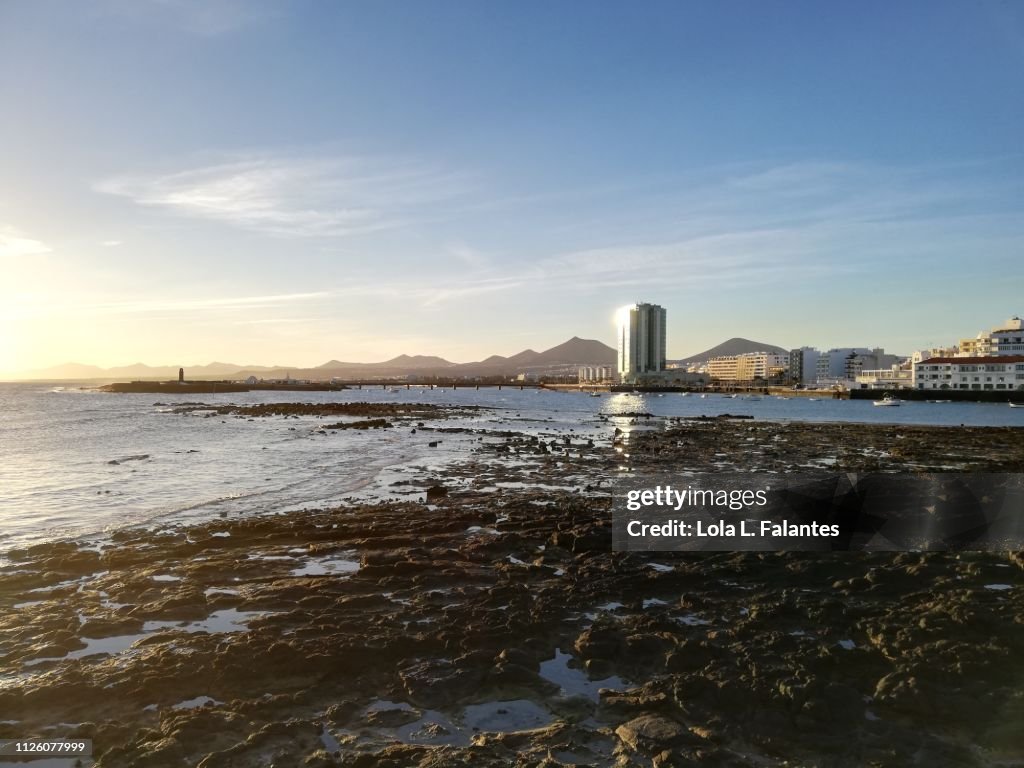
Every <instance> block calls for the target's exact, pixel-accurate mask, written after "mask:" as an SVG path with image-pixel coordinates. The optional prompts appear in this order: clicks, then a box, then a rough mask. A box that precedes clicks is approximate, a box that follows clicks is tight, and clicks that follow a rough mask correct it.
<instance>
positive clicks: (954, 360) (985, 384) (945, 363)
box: [913, 355, 1024, 390]
mask: <svg viewBox="0 0 1024 768" xmlns="http://www.w3.org/2000/svg"><path fill="white" fill-rule="evenodd" d="M913 381H914V389H960V390H963V389H980V390H1000V389H1002V390H1012V389H1024V355H1001V356H998V357H995V356H989V357H933V358H931V359H930V360H924V361H922V362H920V363H916V364H915V365H914V375H913Z"/></svg>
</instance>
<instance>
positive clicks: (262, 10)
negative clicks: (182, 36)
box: [94, 0, 282, 38]
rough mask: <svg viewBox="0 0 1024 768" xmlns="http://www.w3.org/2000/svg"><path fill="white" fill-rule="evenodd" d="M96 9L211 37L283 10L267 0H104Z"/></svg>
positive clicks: (257, 21)
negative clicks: (266, 0)
mask: <svg viewBox="0 0 1024 768" xmlns="http://www.w3.org/2000/svg"><path fill="white" fill-rule="evenodd" d="M94 10H95V12H98V13H103V14H106V15H108V16H117V17H120V18H127V19H130V20H134V21H136V22H139V23H146V24H159V25H160V26H161V27H163V28H164V29H168V28H169V29H177V30H180V31H182V32H185V33H188V34H192V35H197V36H199V37H210V38H215V37H221V36H222V35H226V34H229V33H232V32H235V31H238V30H241V29H244V28H246V27H250V26H253V25H255V24H259V23H262V22H266V21H270V20H272V19H274V18H275V17H277V16H279V15H280V14H281V12H282V8H281V7H280V4H277V5H272V4H270V3H267V2H265V0H103V2H101V3H100V4H99V5H97V6H96V7H95V9H94Z"/></svg>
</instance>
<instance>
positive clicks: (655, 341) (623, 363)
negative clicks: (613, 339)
mask: <svg viewBox="0 0 1024 768" xmlns="http://www.w3.org/2000/svg"><path fill="white" fill-rule="evenodd" d="M617 319H618V326H619V328H618V331H619V334H618V347H619V376H620V377H621V378H622V381H624V382H627V383H628V382H633V381H636V380H637V378H640V377H643V376H645V375H647V374H659V373H661V372H662V371H664V370H665V309H664V307H660V306H658V305H657V304H633V305H631V306H628V307H623V308H622V309H620V310H619V313H618V318H617Z"/></svg>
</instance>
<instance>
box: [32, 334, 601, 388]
mask: <svg viewBox="0 0 1024 768" xmlns="http://www.w3.org/2000/svg"><path fill="white" fill-rule="evenodd" d="M615 356H616V352H615V350H614V349H613V348H612V347H609V346H608V345H607V344H604V343H602V342H600V341H596V340H594V339H581V338H579V337H578V336H573V337H572V338H571V339H569V340H568V341H566V342H564V343H562V344H559V345H557V346H554V347H551V348H550V349H546V350H544V351H543V352H537V351H535V350H532V349H524V350H523V351H522V352H518V353H516V354H514V355H511V356H509V357H502V356H501V355H491V356H490V357H488V358H485V359H484V360H481V361H479V362H474V363H453V362H451V361H450V360H445V359H444V358H442V357H436V356H433V355H399V356H398V357H394V358H392V359H391V360H385V361H383V362H379V363H347V362H343V361H341V360H329V361H328V362H326V363H323V364H322V365H318V366H316V367H315V368H295V367H289V366H282V365H274V366H260V365H245V366H243V365H234V364H232V363H210V364H209V365H191V366H190V365H186V366H185V378H186V379H190V380H192V381H196V380H203V379H225V378H227V379H244V378H247V377H249V376H256V377H257V378H268V379H279V378H284V377H285V376H291V377H292V378H293V379H321V380H325V379H330V378H335V377H336V378H343V379H344V378H350V379H357V378H362V377H365V378H386V377H399V376H406V375H409V374H412V373H415V374H420V375H424V376H501V375H514V374H518V373H525V372H542V371H545V370H553V369H557V368H561V369H563V370H565V369H568V368H571V367H573V366H579V365H614V364H615ZM30 377H31V378H34V379H42V380H54V379H118V380H136V379H151V380H168V379H176V378H177V377H178V367H177V366H149V365H145V364H143V363H136V364H134V365H126V366H120V367H116V368H98V367H97V366H94V365H82V364H80V363H68V364H66V365H58V366H54V367H53V368H47V369H44V370H39V371H32V372H31V374H30Z"/></svg>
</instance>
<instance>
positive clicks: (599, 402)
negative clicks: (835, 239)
mask: <svg viewBox="0 0 1024 768" xmlns="http://www.w3.org/2000/svg"><path fill="white" fill-rule="evenodd" d="M187 401H202V402H204V403H219V404H224V403H259V402H281V401H294V402H319V401H367V402H408V401H413V402H430V403H438V404H460V405H481V406H487V407H488V408H489V409H494V410H487V411H482V412H481V414H480V415H479V416H478V417H476V418H474V419H469V420H462V421H456V422H448V423H446V424H445V426H459V425H464V426H477V427H489V428H497V429H501V428H505V427H508V426H512V427H514V428H516V429H519V430H525V431H534V432H538V433H548V432H555V431H558V430H567V429H570V428H572V429H575V430H576V433H577V434H580V433H583V434H592V435H595V436H601V437H605V436H607V437H610V436H611V431H612V429H613V428H614V426H615V424H614V421H613V422H606V421H602V420H601V419H600V418H599V414H601V413H603V414H609V415H614V414H616V413H629V412H635V411H646V412H650V413H653V414H655V415H658V416H692V415H699V414H708V415H715V414H719V413H733V414H750V415H753V416H755V417H756V418H762V419H769V420H803V421H845V422H877V423H897V424H936V425H960V424H964V425H969V426H1001V425H1015V426H1024V409H1011V408H1009V407H1007V406H1006V405H1005V404H1004V405H996V404H981V403H949V404H932V403H904V404H903V405H902V406H901V407H900V408H876V407H874V406H873V405H872V404H871V402H870V401H862V400H858V401H845V400H838V401H833V400H820V401H816V402H815V401H809V400H807V399H804V398H792V399H787V400H780V399H775V398H765V399H762V400H758V401H747V400H742V399H725V398H722V397H718V396H709V397H707V398H699V397H697V396H694V395H691V396H689V397H682V396H680V395H678V394H665V395H660V396H659V395H650V394H648V395H635V394H614V395H609V394H606V395H604V396H602V397H600V398H593V397H589V396H588V395H586V394H583V393H577V392H550V391H543V390H542V391H537V390H518V389H508V388H504V389H502V390H501V391H498V390H497V389H481V390H475V389H458V390H454V391H453V390H451V389H447V390H438V389H435V390H428V389H420V388H413V389H411V390H404V389H401V390H399V391H397V392H390V391H386V390H382V389H364V390H349V391H345V392H336V393H297V392H252V393H245V394H237V393H235V394H226V395H186V396H177V397H173V396H165V395H134V394H133V395H114V394H108V393H102V392H96V391H91V390H83V389H80V388H78V387H77V386H75V385H69V384H68V383H67V382H61V383H59V384H39V383H32V384H0V551H3V550H5V549H8V548H10V547H13V546H20V545H24V544H26V543H30V542H34V541H40V540H45V539H50V538H54V537H60V536H68V535H81V534H86V533H91V532H98V531H102V530H105V529H109V528H110V527H116V526H120V525H125V524H134V523H140V522H152V523H154V524H162V523H170V522H180V521H187V520H199V519H209V518H212V517H216V516H218V515H222V514H235V513H243V512H244V513H250V512H287V511H291V510H295V509H299V508H303V507H315V506H324V505H327V504H331V503H333V502H337V501H339V500H341V499H342V498H345V497H348V496H351V495H353V494H359V495H373V494H375V493H376V494H381V493H383V492H384V491H385V489H387V488H389V487H390V486H391V484H392V483H393V482H394V481H395V479H397V478H401V477H403V476H408V475H409V474H412V473H417V474H418V473H421V472H422V471H423V469H424V468H426V469H427V470H428V471H434V472H437V473H438V474H443V471H444V466H445V465H446V464H447V463H448V462H451V461H458V460H460V459H463V458H466V457H468V456H469V455H470V453H471V451H472V448H473V445H474V444H475V441H476V438H475V437H472V436H459V435H449V434H445V435H438V434H436V433H431V432H419V433H417V434H415V435H413V434H410V433H409V431H408V430H406V429H395V430H379V431H370V432H358V431H348V432H339V433H337V434H334V435H332V436H330V437H323V436H321V435H319V434H317V433H316V432H315V431H314V430H315V428H316V427H317V426H318V425H319V424H320V422H319V421H317V420H316V419H314V418H308V419H299V420H295V419H287V420H285V419H257V420H254V421H247V420H243V419H237V418H232V417H224V418H222V417H215V418H202V416H201V415H192V416H181V415H178V414H174V413H171V412H170V411H171V406H173V405H175V404H176V403H181V402H187ZM157 402H161V403H165V405H157V404H156V403H157ZM438 438H441V439H442V440H443V442H442V445H441V446H440V447H438V448H430V447H428V445H427V444H428V442H430V441H431V440H437V439H438ZM141 456H145V457H146V458H134V457H141ZM111 462H117V463H111Z"/></svg>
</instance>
